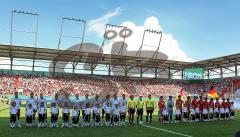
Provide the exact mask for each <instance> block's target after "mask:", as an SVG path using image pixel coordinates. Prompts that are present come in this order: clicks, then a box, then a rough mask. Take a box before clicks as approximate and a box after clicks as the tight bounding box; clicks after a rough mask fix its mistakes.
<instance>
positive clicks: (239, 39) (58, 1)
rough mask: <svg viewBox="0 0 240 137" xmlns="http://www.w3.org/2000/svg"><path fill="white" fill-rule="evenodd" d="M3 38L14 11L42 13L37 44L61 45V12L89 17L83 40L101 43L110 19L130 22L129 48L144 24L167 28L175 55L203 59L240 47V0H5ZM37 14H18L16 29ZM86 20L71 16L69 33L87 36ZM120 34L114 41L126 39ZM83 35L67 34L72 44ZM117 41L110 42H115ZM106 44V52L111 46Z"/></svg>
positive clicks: (166, 45) (24, 40)
mask: <svg viewBox="0 0 240 137" xmlns="http://www.w3.org/2000/svg"><path fill="white" fill-rule="evenodd" d="M0 9H1V11H0V43H2V44H9V41H10V15H11V14H10V13H11V11H12V10H15V9H16V10H23V11H31V12H35V13H38V14H39V27H38V38H37V47H43V48H57V47H58V40H59V37H60V25H61V18H62V17H74V18H80V19H83V20H85V21H87V24H86V29H85V36H84V42H86V43H87V42H88V43H95V44H96V45H101V44H102V42H103V34H104V29H105V24H115V25H121V26H125V27H127V28H129V29H131V30H132V32H133V33H132V35H131V36H130V37H128V38H126V39H125V42H126V43H127V44H128V48H127V50H129V51H136V50H138V49H139V47H140V46H141V42H142V36H143V32H144V30H145V29H152V30H156V31H162V34H163V35H162V42H161V45H160V49H159V51H160V52H163V53H165V54H166V55H167V56H168V59H170V60H179V61H199V60H205V59H209V58H214V57H220V56H225V55H230V54H235V53H239V52H240V46H239V43H240V25H239V24H240V14H239V13H240V1H238V0H231V1H227V0H211V1H210V0H195V1H193V0H192V1H191V0H181V1H180V0H167V1H166V0H121V1H120V0H21V1H20V0H1V2H0ZM35 23H36V18H35V17H32V16H24V15H19V14H16V15H14V17H13V29H14V30H25V31H34V29H35V26H36V25H35ZM82 31H83V24H82V23H79V22H78V23H76V22H73V21H66V22H65V23H64V26H63V35H64V36H73V37H82ZM121 40H122V39H121V38H119V37H117V38H116V39H114V41H121ZM158 40H159V39H158V35H148V36H147V35H146V37H145V41H144V45H154V46H155V47H154V46H153V47H151V48H149V47H147V46H145V47H144V48H145V49H144V48H143V49H144V50H153V51H154V50H156V47H157V45H158ZM80 42H81V39H80V38H69V37H64V38H62V40H61V44H60V48H61V49H67V48H68V47H71V46H72V45H74V44H78V43H80ZM112 43H114V42H112V41H111V42H108V43H107V44H108V46H109V44H110V45H111V44H112ZM13 44H14V45H27V46H32V45H34V35H33V34H26V33H21V32H17V31H13ZM108 46H106V48H105V49H104V52H105V53H108V52H109V51H110V50H109V48H108Z"/></svg>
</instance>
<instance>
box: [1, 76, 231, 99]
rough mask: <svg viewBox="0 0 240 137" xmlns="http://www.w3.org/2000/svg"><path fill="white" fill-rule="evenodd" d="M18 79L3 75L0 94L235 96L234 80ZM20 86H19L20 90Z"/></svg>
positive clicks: (104, 77) (66, 77) (93, 77)
mask: <svg viewBox="0 0 240 137" xmlns="http://www.w3.org/2000/svg"><path fill="white" fill-rule="evenodd" d="M16 77H17V76H16V75H10V74H0V94H13V93H14V92H15V91H16V90H19V91H22V94H23V95H29V93H30V92H31V91H33V92H34V93H35V94H36V95H39V94H40V93H44V95H45V96H52V95H53V94H55V93H57V92H69V93H71V94H72V95H74V94H77V93H78V94H80V95H82V96H83V95H85V94H86V93H88V94H89V95H94V94H100V95H102V96H105V95H106V94H110V95H113V94H118V95H121V94H123V93H124V94H126V95H130V94H133V95H134V96H139V95H143V96H147V94H152V95H153V96H155V97H157V96H177V95H178V94H181V93H182V92H184V94H185V95H189V94H199V95H202V94H207V93H208V92H209V90H210V88H211V87H215V88H216V90H217V91H218V92H219V94H221V93H223V92H224V93H226V94H228V93H232V88H233V87H232V86H233V85H232V79H230V78H227V79H216V80H210V81H206V80H205V81H200V82H199V81H198V82H188V81H184V80H168V79H153V78H151V79H150V78H149V79H137V78H130V77H122V76H95V75H70V76H64V77H63V76H61V77H46V76H32V75H21V76H19V78H18V81H17V82H18V84H16ZM16 85H17V86H16Z"/></svg>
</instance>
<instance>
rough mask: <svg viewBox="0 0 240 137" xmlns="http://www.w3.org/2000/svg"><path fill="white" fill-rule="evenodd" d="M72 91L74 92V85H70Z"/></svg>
mask: <svg viewBox="0 0 240 137" xmlns="http://www.w3.org/2000/svg"><path fill="white" fill-rule="evenodd" d="M70 91H72V92H74V85H73V84H71V85H70Z"/></svg>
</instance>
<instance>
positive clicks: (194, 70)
mask: <svg viewBox="0 0 240 137" xmlns="http://www.w3.org/2000/svg"><path fill="white" fill-rule="evenodd" d="M117 11H118V10H117ZM40 13H41V11H39V13H33V12H29V11H22V10H11V12H10V37H9V39H10V41H9V42H8V43H6V42H1V36H2V35H8V34H1V35H0V97H1V102H0V106H1V107H0V121H1V122H0V129H1V132H0V136H1V137H8V136H11V137H15V136H16V137H17V136H18V137H19V136H24V137H30V136H31V137H32V136H36V137H63V136H66V137H74V136H88V137H103V136H105V137H111V136H117V137H122V136H129V137H137V136H138V137H155V136H156V137H157V136H163V137H181V136H186V137H206V136H209V137H215V136H219V137H232V136H239V135H238V132H239V131H240V128H239V122H240V111H239V110H240V77H239V74H240V53H235V54H231V55H226V56H225V55H224V56H219V57H215V58H210V59H204V60H199V61H185V60H184V61H181V60H175V59H173V58H172V57H171V56H170V55H169V54H168V53H166V52H164V51H162V50H161V48H162V44H164V36H165V35H166V34H165V33H164V32H163V31H162V30H159V29H157V30H155V29H153V28H151V27H150V28H144V29H141V31H142V32H141V33H140V34H141V35H140V36H141V38H139V42H138V44H139V45H137V46H138V47H137V48H135V49H134V50H129V49H131V48H129V47H131V41H129V40H128V38H130V37H134V36H135V34H136V32H137V30H136V29H134V28H131V26H124V24H121V25H115V24H109V23H107V22H106V24H104V30H103V32H101V34H102V35H101V37H102V38H101V42H100V43H97V42H96V41H97V40H92V39H91V40H92V41H90V42H89V39H88V38H87V37H88V36H89V35H90V34H89V33H88V31H89V28H90V27H91V26H90V27H89V24H90V25H94V23H91V21H90V23H88V21H85V20H83V19H80V18H72V17H62V18H61V19H60V33H59V34H58V39H57V41H54V42H55V43H57V46H41V45H39V44H38V39H39V31H40V30H41V29H40V27H39V24H40V22H41V20H40V19H41V18H40V19H39V17H41V14H40ZM26 19H27V21H26V22H27V23H26V22H21V21H22V20H26ZM19 20H20V22H18V21H19ZM0 22H1V20H0ZM25 23H26V24H27V26H28V27H29V26H31V27H30V28H31V29H32V30H25V29H24V27H23V28H22V26H23V25H22V24H25ZM68 23H73V24H74V25H77V27H78V28H81V29H80V30H81V31H79V30H78V32H77V34H78V35H75V34H73V31H74V30H73V31H70V33H71V34H69V33H67V32H68V29H69V28H74V29H77V27H76V26H71V25H70V26H68V27H67V24H68ZM16 24H17V25H16ZM19 24H20V25H19ZM26 24H25V25H26ZM0 25H1V24H0ZM19 26H20V27H19ZM51 33H52V32H51ZM54 33H55V32H54ZM56 33H57V32H56ZM72 34H73V35H72ZM25 35H26V36H27V37H24V36H25ZM29 35H30V36H29ZM45 35H46V36H47V34H45ZM49 37H50V38H49V39H48V38H47V41H52V40H51V36H49ZM89 37H91V35H90V36H89ZM30 38H31V39H30ZM69 39H71V40H69ZM86 39H88V41H87V40H86ZM16 41H20V42H16ZM23 41H24V42H23ZM26 41H27V42H26ZM69 41H71V42H69ZM236 52H237V49H236ZM176 54H178V53H176ZM16 94H17V97H16ZM32 95H33V97H32V98H31V97H30V96H32ZM56 95H57V96H58V97H59V100H60V103H59V106H58V107H57V108H58V109H59V110H58V111H57V112H56V113H57V117H58V120H55V122H56V121H57V122H56V123H57V125H55V126H54V124H56V123H54V122H53V121H54V120H53V119H54V118H52V117H53V114H54V109H53V107H54V105H53V104H55V105H57V104H58V103H57V101H56V100H57V99H58V98H56ZM149 95H150V96H151V97H149ZM88 96H89V97H88ZM96 96H99V97H96ZM125 96H126V102H127V103H126V104H125V107H126V108H124V110H125V109H127V110H125V111H126V112H125V113H124V116H125V117H126V118H123V117H121V116H122V113H123V112H122V111H123V108H122V107H123V106H122V104H123V103H122V102H124V101H123V100H125ZM95 97H96V100H97V99H99V101H95ZM109 97H110V98H111V101H109V102H110V103H111V105H112V106H111V109H112V110H111V120H110V116H109V121H111V122H110V125H111V126H110V125H108V124H107V122H105V121H107V119H108V117H107V114H108V109H107V108H108V101H107V100H108V98H109ZM170 97H171V98H172V100H173V106H174V107H173V106H172V105H170V106H169V101H171V99H170ZM141 98H143V99H142V100H141ZM202 98H203V100H206V101H202ZM31 99H36V101H33V102H32V103H29V102H31ZM41 99H42V100H44V101H43V103H45V104H44V105H43V106H44V107H45V109H44V114H41V103H42V102H41V101H39V100H41ZM218 99H219V102H220V103H219V102H218V101H217V100H218ZM225 99H226V102H225ZM139 100H140V102H143V103H142V105H141V106H142V107H141V108H139V106H140V105H139V104H138V103H139ZM18 101H20V104H19V108H16V106H18V105H16V104H17V103H19V102H18ZM54 101H56V102H54ZM76 101H79V102H76ZM194 101H196V103H194ZM201 101H202V110H201V103H199V102H201ZM211 101H212V103H213V105H212V106H211V103H210V102H211ZM96 102H97V103H96ZM116 102H118V103H117V104H116ZM149 102H151V103H152V104H150V105H149ZM179 102H180V105H179ZM35 103H36V106H37V107H36V108H35V109H36V110H37V111H36V112H34V118H32V117H31V118H30V119H31V121H34V123H33V125H32V122H31V124H29V119H28V117H27V116H28V113H30V111H28V109H31V108H29V105H30V104H31V105H33V106H34V104H35ZM110 103H109V104H110ZM131 103H133V104H134V105H132V104H131ZM217 103H219V106H218V105H217ZM225 103H226V104H225ZM66 104H68V105H66ZM87 104H89V107H88V105H87ZM113 104H114V105H113ZM206 104H207V105H206ZM14 105H15V106H14ZM104 105H106V106H104ZM31 107H32V106H31ZM98 107H99V112H98V113H99V120H97V119H98V118H97V116H96V115H98V113H97V111H98ZM118 107H119V109H118ZM169 107H170V108H169ZM100 108H101V109H100ZM152 108H153V109H152ZM197 108H198V111H199V109H200V113H199V112H197V111H196V109H197ZM15 109H16V110H15ZM17 109H19V111H20V112H21V113H20V115H19V118H18V112H17V111H18V110H17ZM75 109H76V110H77V111H76V119H74V118H75V117H74V116H75ZM88 109H89V113H90V114H88V113H87V112H88V111H87V110H88ZM140 109H141V110H142V111H143V112H142V113H143V114H142V115H143V116H142V120H140V123H139V122H138V120H139V119H138V118H139V116H140V115H139V113H140V111H139V110H140ZM170 109H171V110H170ZM185 109H186V112H185ZM218 109H219V111H217V110H218ZM33 110H34V109H33ZM132 110H133V111H134V112H133V116H132V115H131V114H132ZM150 110H152V112H150ZM164 110H166V113H167V114H166V115H167V118H166V119H165V113H164ZM178 110H179V112H180V114H179V115H180V116H181V119H180V120H178V119H177V116H178V115H177V112H178ZM192 110H193V112H194V113H193V112H192ZM204 110H206V114H205V113H204ZM211 110H212V112H211ZM213 110H214V112H213ZM222 110H223V112H222ZM34 111H35V110H34ZM65 111H68V112H67V113H66V114H69V115H65ZM100 111H101V113H100ZM103 111H104V113H103ZM118 111H119V112H118ZM135 111H136V112H135ZM215 111H216V112H215ZM94 112H95V113H96V114H95V113H94ZM35 113H36V114H35ZM115 113H119V114H115ZM149 113H150V116H149ZM170 113H171V114H170ZM195 113H196V114H195ZM216 113H217V114H218V115H219V116H216ZM91 114H92V115H94V116H93V118H92V115H91ZM104 114H105V115H106V117H105V115H104ZM222 114H224V117H222ZM35 115H36V118H35ZM86 115H87V116H88V115H89V118H87V116H86ZM100 115H101V116H100ZM152 115H153V116H152ZM169 115H173V118H171V119H170V117H169ZM185 115H186V116H185ZM195 115H196V118H195ZM198 115H199V118H198ZM115 116H116V117H115ZM205 116H206V117H205ZM140 117H141V116H140ZM171 117H172V116H171ZM193 117H194V119H193ZM65 118H66V119H68V120H66V119H65ZM133 118H134V119H133ZM148 118H150V123H149V121H148ZM13 119H15V120H13ZM42 119H43V122H42V123H41V122H40V121H41V120H42ZM112 119H113V120H112ZM119 119H121V120H119ZM130 119H132V122H131V120H130ZM115 120H116V121H115ZM66 121H67V122H66ZM76 121H77V123H74V122H76ZM97 121H100V122H99V123H97ZM64 122H66V123H65V124H66V125H64ZM125 122H126V123H125ZM141 122H142V123H141ZM123 123H124V124H123ZM41 124H42V126H41ZM98 124H99V125H98ZM54 127H55V128H54Z"/></svg>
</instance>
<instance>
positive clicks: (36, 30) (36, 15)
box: [9, 10, 39, 71]
mask: <svg viewBox="0 0 240 137" xmlns="http://www.w3.org/2000/svg"><path fill="white" fill-rule="evenodd" d="M15 14H16V15H18V14H21V15H29V16H35V17H36V28H35V31H32V32H28V31H24V30H22V31H19V30H15V29H13V21H14V15H15ZM38 21H39V14H38V13H33V12H28V11H21V10H12V11H11V20H10V45H9V56H10V62H11V65H10V70H12V66H13V57H12V54H11V46H12V44H13V31H16V32H24V33H32V34H34V35H35V40H34V47H35V49H34V50H36V47H37V37H38ZM35 56H36V51H35V52H34V56H33V67H32V70H33V71H34V63H35Z"/></svg>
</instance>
